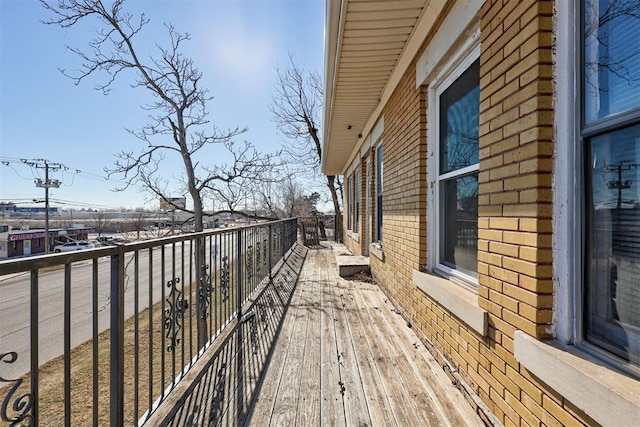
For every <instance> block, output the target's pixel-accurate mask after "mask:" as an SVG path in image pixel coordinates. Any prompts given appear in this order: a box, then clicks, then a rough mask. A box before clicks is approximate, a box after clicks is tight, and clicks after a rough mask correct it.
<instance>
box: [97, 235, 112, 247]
mask: <svg viewBox="0 0 640 427" xmlns="http://www.w3.org/2000/svg"><path fill="white" fill-rule="evenodd" d="M96 240H97V241H98V242H99V243H100V244H103V245H110V244H111V241H112V240H113V237H111V236H100V237H97V238H96Z"/></svg>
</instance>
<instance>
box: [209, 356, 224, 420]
mask: <svg viewBox="0 0 640 427" xmlns="http://www.w3.org/2000/svg"><path fill="white" fill-rule="evenodd" d="M226 371H227V364H226V363H222V365H221V366H220V369H218V378H217V379H216V382H217V384H216V386H215V392H214V394H213V401H212V402H211V417H210V419H211V420H218V416H219V414H222V404H223V402H224V389H225V382H226V381H225V379H226Z"/></svg>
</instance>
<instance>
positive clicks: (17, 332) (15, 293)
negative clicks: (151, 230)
mask: <svg viewBox="0 0 640 427" xmlns="http://www.w3.org/2000/svg"><path fill="white" fill-rule="evenodd" d="M167 249H168V250H167V251H166V254H165V256H166V261H167V262H166V263H165V268H164V270H165V281H164V282H163V281H162V267H161V265H162V263H161V262H160V251H159V250H154V252H153V271H152V285H151V287H152V288H153V302H154V303H155V302H157V301H160V298H161V291H162V289H161V287H162V285H163V283H166V281H168V280H170V279H171V278H172V263H171V262H170V260H171V257H172V251H171V249H170V247H167ZM186 249H187V250H188V247H187V248H186ZM181 257H182V248H181V246H180V245H176V260H178V261H177V262H178V266H177V267H176V269H177V271H176V276H178V277H181V271H180V265H179V262H180V261H179V260H181ZM186 257H187V258H186V260H185V262H186V263H187V264H186V268H187V270H186V271H187V273H186V274H189V273H188V262H189V258H188V253H187V254H186ZM125 259H126V261H127V265H128V266H127V270H126V272H127V275H126V276H125V318H128V317H130V316H131V315H132V314H133V313H134V289H135V288H134V279H133V277H134V263H133V255H132V254H128V255H127V256H126V258H125ZM139 267H140V268H139V276H138V277H139V290H138V297H139V310H140V311H141V310H143V309H144V308H146V307H147V306H148V303H149V288H150V285H149V252H148V251H146V250H145V251H140V252H139ZM109 268H110V263H109V258H108V257H105V258H100V259H99V263H98V329H99V331H100V332H102V331H104V330H106V329H108V328H109V315H110V303H109V281H110V273H109ZM29 277H30V276H29V273H24V274H21V275H18V276H14V277H11V278H6V279H3V278H0V313H2V315H1V319H0V353H6V352H9V351H15V352H17V353H18V359H17V360H16V362H15V363H13V364H7V363H3V364H1V365H0V377H2V378H6V379H15V378H18V377H19V376H21V375H23V374H24V373H26V372H28V371H29V364H30V342H29V339H30V338H29V337H30V333H29V331H30V295H29V294H30V291H29V287H30V284H29ZM38 283H39V291H38V304H39V310H38V313H39V314H38V315H39V322H38V324H39V363H40V364H41V365H42V364H43V363H45V362H46V361H48V360H51V359H53V358H55V357H56V356H58V355H60V354H62V353H63V352H64V268H60V269H59V270H56V271H50V272H45V273H41V274H40V275H39V282H38ZM92 298H93V296H92V263H91V262H90V261H85V262H79V263H74V264H72V273H71V347H72V348H73V347H75V346H77V345H78V344H81V343H83V342H85V341H87V340H89V339H91V338H92V331H93V329H92V328H93V320H92V314H91V313H92V305H93V304H92Z"/></svg>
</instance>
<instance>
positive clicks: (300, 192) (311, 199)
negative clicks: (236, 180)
mask: <svg viewBox="0 0 640 427" xmlns="http://www.w3.org/2000/svg"><path fill="white" fill-rule="evenodd" d="M319 199H320V194H319V193H317V192H313V193H311V194H308V193H305V189H304V188H303V187H302V186H301V185H300V183H299V182H297V181H295V180H293V179H291V178H289V179H286V180H283V181H282V182H279V183H277V184H276V185H267V186H264V187H263V188H262V189H261V191H260V192H259V203H260V210H261V211H263V212H266V214H267V215H269V216H272V217H275V218H293V217H309V216H315V215H316V214H317V213H318V210H317V206H316V205H317V203H318V201H319Z"/></svg>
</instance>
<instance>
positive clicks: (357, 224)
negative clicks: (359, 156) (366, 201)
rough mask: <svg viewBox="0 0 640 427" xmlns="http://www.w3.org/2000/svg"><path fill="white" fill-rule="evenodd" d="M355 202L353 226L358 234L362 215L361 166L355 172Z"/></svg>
mask: <svg viewBox="0 0 640 427" xmlns="http://www.w3.org/2000/svg"><path fill="white" fill-rule="evenodd" d="M353 182H354V191H353V193H354V194H353V196H354V203H353V208H354V209H353V228H354V230H353V231H354V232H355V233H356V234H358V233H360V216H361V215H362V212H361V209H362V172H361V171H360V168H358V169H356V170H355V171H354V172H353Z"/></svg>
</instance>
